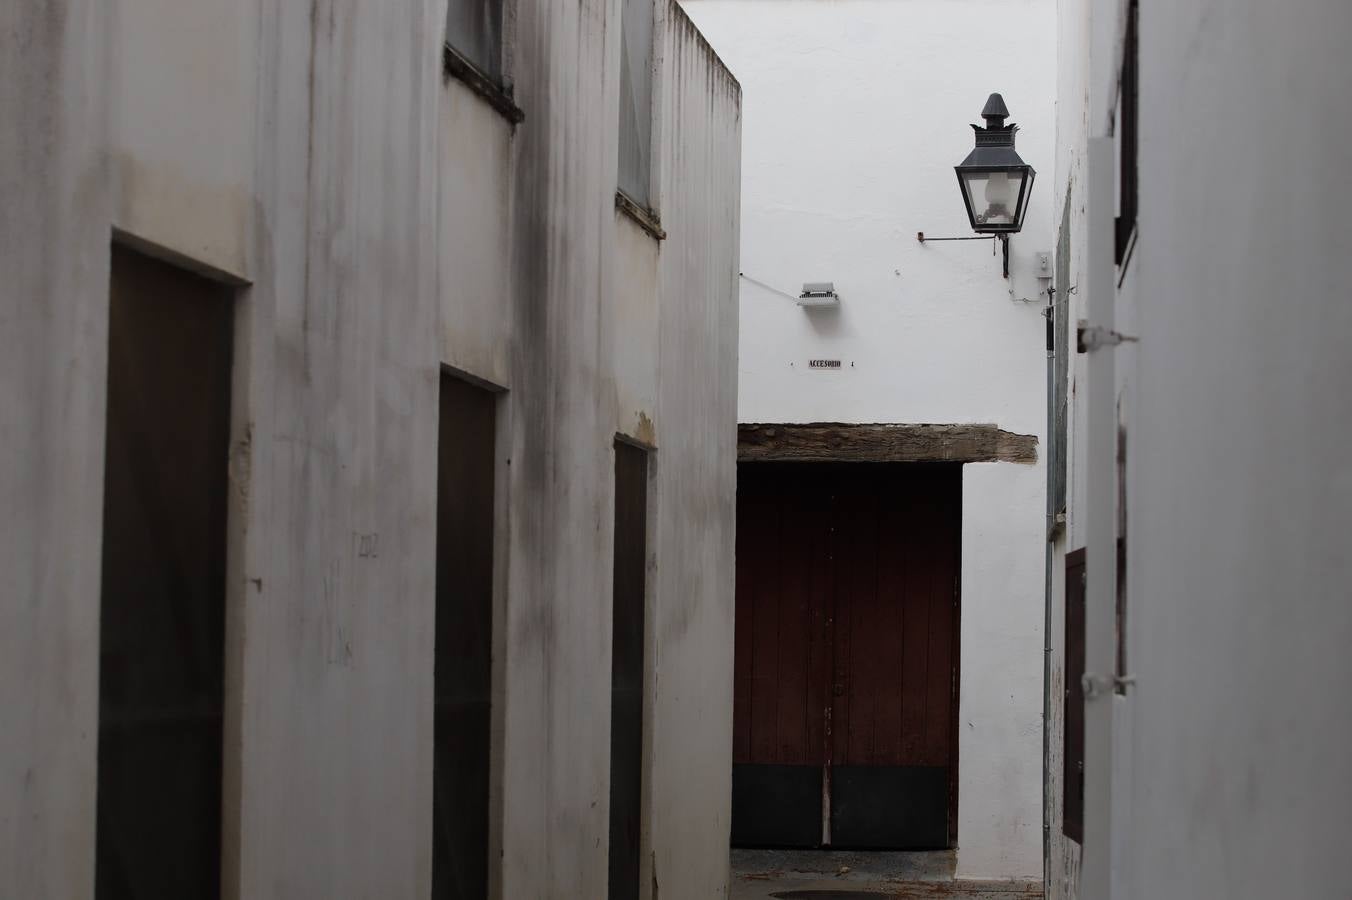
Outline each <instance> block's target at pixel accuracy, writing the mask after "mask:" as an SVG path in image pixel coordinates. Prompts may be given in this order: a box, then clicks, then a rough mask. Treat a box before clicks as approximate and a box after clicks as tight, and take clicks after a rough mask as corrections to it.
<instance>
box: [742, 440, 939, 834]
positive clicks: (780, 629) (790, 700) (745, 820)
mask: <svg viewBox="0 0 1352 900" xmlns="http://www.w3.org/2000/svg"><path fill="white" fill-rule="evenodd" d="M737 515H738V521H737V599H736V603H737V609H736V613H737V620H736V663H735V681H734V732H733V737H734V745H733V747H734V749H733V763H734V765H733V810H732V840H733V843H734V845H736V846H759V847H819V846H827V845H829V846H833V847H842V848H843V847H850V848H876V849H935V848H944V847H948V846H951V845H952V844H953V843H954V841H955V838H956V809H957V806H956V800H957V793H956V785H957V777H956V776H957V760H956V757H957V753H956V748H957V741H956V707H957V685H958V679H957V671H958V669H957V665H958V627H957V625H958V573H959V547H960V515H961V468H960V467H959V466H956V465H921V464H872V463H846V464H837V463H743V464H742V465H741V466H740V467H739V473H738V488H737Z"/></svg>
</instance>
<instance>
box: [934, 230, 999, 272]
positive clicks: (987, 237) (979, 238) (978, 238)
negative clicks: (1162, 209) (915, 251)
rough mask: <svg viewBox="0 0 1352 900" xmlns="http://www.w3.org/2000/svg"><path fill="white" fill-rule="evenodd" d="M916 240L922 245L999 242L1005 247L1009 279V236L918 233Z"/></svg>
mask: <svg viewBox="0 0 1352 900" xmlns="http://www.w3.org/2000/svg"><path fill="white" fill-rule="evenodd" d="M915 239H916V240H917V241H919V242H920V243H922V244H925V243H929V242H930V241H999V242H1000V243H1001V244H1002V245H1003V248H1002V249H1003V251H1004V275H1005V277H1006V278H1008V277H1009V235H1007V234H983V235H978V236H976V237H925V232H923V231H917V232H916V233H915Z"/></svg>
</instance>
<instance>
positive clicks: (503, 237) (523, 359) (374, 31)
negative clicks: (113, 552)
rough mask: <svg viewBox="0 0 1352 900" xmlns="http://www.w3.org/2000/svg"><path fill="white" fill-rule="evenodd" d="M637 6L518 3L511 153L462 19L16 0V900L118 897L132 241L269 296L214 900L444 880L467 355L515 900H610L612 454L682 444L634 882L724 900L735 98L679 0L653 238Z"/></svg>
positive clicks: (1, 554)
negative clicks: (626, 205) (646, 210)
mask: <svg viewBox="0 0 1352 900" xmlns="http://www.w3.org/2000/svg"><path fill="white" fill-rule="evenodd" d="M40 6H41V8H39V7H40ZM105 7H108V8H107V9H105ZM619 8H620V4H619V3H618V2H617V0H587V2H583V3H579V4H556V3H551V2H543V0H540V2H533V0H521V2H519V3H516V4H512V15H511V16H510V21H511V22H512V29H511V31H512V39H511V40H512V46H511V47H510V48H509V54H508V59H509V61H510V63H509V68H510V72H509V74H510V75H511V76H512V78H513V81H514V82H515V89H516V98H517V102H518V103H519V104H520V106H521V107H522V109H523V110H524V111H525V114H526V120H525V122H523V123H522V124H521V125H519V126H518V127H517V128H516V129H515V130H513V129H512V128H511V127H510V126H509V125H508V124H507V122H506V121H505V120H504V119H503V118H502V117H501V116H499V115H498V114H496V113H494V112H493V111H492V110H490V109H489V108H488V107H487V106H486V105H485V104H484V103H483V102H482V101H481V100H480V99H479V98H478V97H476V96H474V95H473V94H471V93H470V92H469V91H468V90H467V89H466V88H465V87H464V86H463V85H461V84H460V83H459V82H455V81H451V82H447V81H445V80H444V78H443V74H442V54H441V47H442V35H443V27H444V21H445V15H446V6H445V3H444V2H437V0H398V2H393V3H386V4H381V5H380V6H379V8H376V7H375V6H372V5H370V4H364V3H359V2H354V0H322V2H318V3H315V4H305V5H303V6H302V5H298V4H292V3H286V2H281V0H251V2H248V3H242V4H229V3H225V4H222V3H220V2H214V0H213V2H209V0H193V2H189V3H163V2H160V0H119V2H117V3H115V4H111V5H108V4H102V3H92V2H84V0H58V2H53V3H49V4H44V5H39V4H33V3H19V4H8V5H6V6H5V7H4V9H3V12H0V85H2V87H0V114H3V121H4V122H5V124H6V127H5V128H3V129H0V178H2V180H0V186H3V191H4V193H3V196H2V197H0V200H3V202H0V227H2V228H3V231H2V232H0V236H2V237H3V240H0V271H3V272H4V273H6V274H5V278H4V279H3V281H4V285H3V288H0V290H2V291H3V293H0V300H2V301H3V303H0V323H2V326H3V327H0V367H3V368H0V376H3V377H0V391H2V392H3V393H0V396H2V397H3V399H4V402H3V404H0V442H2V444H3V445H2V446H0V504H2V505H3V507H4V508H5V509H6V510H7V512H9V513H10V514H9V515H8V516H7V517H6V520H5V522H6V524H5V526H4V532H3V541H0V617H2V618H0V623H3V627H0V709H2V710H3V715H4V722H5V725H4V727H3V728H0V896H4V897H16V898H18V897H22V898H24V900H43V898H61V900H67V898H80V897H88V896H90V894H91V892H92V890H93V861H94V804H95V785H96V780H95V779H96V771H95V762H96V756H95V750H96V741H97V734H98V721H97V714H98V703H97V696H98V695H97V673H98V592H99V566H100V563H99V559H100V556H99V552H100V549H99V548H100V539H101V535H100V523H101V514H102V490H101V488H102V481H101V472H102V465H101V461H102V458H103V430H104V421H103V420H104V403H105V400H104V378H105V369H106V346H107V325H106V322H107V292H108V256H109V250H108V248H109V243H110V241H111V240H113V238H114V233H115V229H116V234H117V239H118V240H124V241H129V242H132V243H135V244H136V245H137V246H138V247H140V248H142V249H145V250H148V251H150V252H153V253H155V254H158V255H160V256H163V257H165V258H167V259H169V260H171V261H173V262H175V263H179V264H182V265H186V266H190V267H192V268H194V269H197V270H200V271H202V272H205V273H207V274H208V275H209V276H211V277H216V278H219V279H222V280H225V281H227V282H228V283H230V284H233V285H236V286H238V287H239V290H240V294H239V296H240V302H239V305H238V315H237V333H236V341H235V344H236V353H237V361H236V367H235V385H234V397H233V403H234V410H233V419H234V423H233V439H234V440H233V445H232V450H231V461H230V473H231V479H232V481H231V487H232V490H231V503H232V507H231V510H230V542H231V543H230V562H229V583H228V595H229V596H228V623H229V624H228V641H227V643H228V654H227V655H228V659H229V662H228V664H227V665H228V669H227V680H228V687H227V694H226V702H227V713H226V716H227V721H226V752H225V759H226V783H225V790H224V800H223V802H224V808H225V815H224V818H225V839H224V845H225V846H224V865H223V869H224V872H225V891H224V896H226V897H228V898H232V900H233V898H236V897H241V898H255V897H258V898H263V897H288V898H291V897H294V898H316V900H319V898H324V900H328V898H336V897H382V898H383V897H391V898H396V897H408V898H421V897H426V896H428V893H429V891H430V885H431V823H432V791H431V786H432V785H431V779H432V754H431V750H432V746H431V740H432V703H431V700H432V696H431V692H432V683H433V681H432V674H433V670H432V663H433V659H432V649H433V648H432V635H433V628H432V624H433V611H434V583H433V582H434V574H435V534H434V531H435V528H434V526H435V496H436V490H435V486H436V441H437V410H438V405H437V385H438V378H439V374H440V371H441V367H442V366H443V365H449V366H452V367H454V368H456V369H458V370H460V371H462V372H464V373H467V374H469V375H472V376H475V377H477V378H479V379H482V380H484V381H486V382H489V383H492V384H496V385H498V386H499V387H501V388H504V389H505V390H506V394H505V400H504V401H503V403H502V410H503V415H502V420H503V423H502V427H501V431H500V433H501V437H502V440H501V441H500V444H499V447H500V449H501V450H502V453H501V458H500V465H499V469H500V475H499V479H500V481H499V483H500V485H502V487H503V488H504V490H503V493H502V497H503V499H502V500H501V502H500V504H499V522H498V531H499V534H498V541H497V548H498V551H499V563H500V565H499V569H500V571H499V577H498V592H499V609H500V615H501V624H503V626H504V631H505V634H506V636H505V640H504V641H503V646H502V648H501V652H500V653H499V655H498V660H497V666H498V685H497V686H498V691H499V693H498V695H497V697H496V699H497V700H498V708H499V710H500V713H499V717H498V719H497V729H498V740H499V747H498V751H497V757H496V763H495V779H494V785H495V786H494V799H493V804H494V821H493V829H494V832H493V838H492V842H491V844H492V847H493V850H494V853H493V863H492V865H493V874H492V878H493V882H494V885H495V891H496V894H497V895H498V896H501V897H506V898H519V897H532V898H534V897H541V898H544V897H556V898H560V900H565V898H566V900H573V898H579V897H599V896H604V893H605V885H606V873H607V866H606V863H607V860H606V852H607V851H606V838H607V822H608V818H607V815H608V809H607V804H608V771H609V708H610V652H609V650H610V648H609V635H610V633H611V632H610V628H611V619H610V613H611V603H610V581H611V563H612V561H611V547H612V544H611V541H612V526H611V518H612V512H611V511H612V509H613V478H614V463H613V455H612V443H613V440H614V438H615V435H616V434H617V433H623V434H626V435H629V436H631V437H633V438H635V439H637V440H641V441H643V442H645V443H647V444H649V445H651V446H653V447H655V448H656V449H655V452H654V454H653V465H652V479H651V487H652V493H651V497H652V507H653V509H654V510H655V513H654V517H653V525H652V531H651V534H652V538H651V540H650V545H649V546H650V560H649V568H650V573H651V574H650V579H649V584H650V586H649V595H650V596H649V607H650V609H649V622H650V623H651V628H650V631H651V635H650V638H649V648H648V649H649V660H650V662H651V665H652V669H653V672H652V675H651V678H650V681H651V684H650V690H649V700H648V713H647V715H648V722H647V725H648V734H649V745H648V747H647V754H648V762H649V766H650V771H653V772H654V773H655V774H653V775H652V776H650V778H649V780H648V784H647V786H646V792H647V794H648V795H649V800H648V806H647V817H648V822H649V825H648V828H647V833H646V843H645V847H644V856H645V871H644V889H645V891H649V890H652V886H653V885H658V886H660V891H661V896H663V897H673V896H674V897H683V896H686V897H717V896H720V895H722V894H724V893H725V892H726V890H727V874H728V873H727V855H726V843H727V834H728V805H729V784H728V779H729V770H730V757H731V718H732V708H731V707H732V690H731V684H732V676H731V660H732V627H731V622H732V587H733V568H732V567H733V557H732V548H733V528H734V460H735V440H736V436H735V435H736V428H735V423H736V409H735V403H736V369H735V350H736V335H737V314H736V282H735V267H736V262H735V260H736V258H737V241H738V230H737V217H738V177H739V163H740V160H739V154H738V143H739V139H740V134H739V127H740V109H739V105H740V89H739V87H738V85H737V83H736V81H735V80H734V79H733V78H732V77H731V76H730V75H729V74H728V73H727V71H726V69H725V68H724V67H723V66H722V64H721V63H720V62H719V61H718V59H717V58H716V57H715V56H714V55H713V54H712V52H710V51H709V49H708V47H707V45H705V44H704V43H703V42H702V39H701V38H700V37H699V36H698V34H697V33H696V32H695V30H694V29H693V27H692V26H691V25H690V24H689V22H688V21H687V20H686V19H685V18H684V16H683V15H682V14H681V13H680V11H679V9H677V8H676V7H675V5H674V4H673V3H669V2H666V0H661V2H658V3H656V4H655V11H656V15H657V17H658V20H659V24H660V28H659V32H658V33H659V45H658V46H659V53H658V56H659V60H658V64H657V82H656V83H657V85H658V90H659V94H660V98H661V99H660V101H659V104H658V107H657V118H658V123H659V130H660V132H661V133H662V134H664V135H666V138H665V139H664V140H663V142H662V145H661V146H660V147H659V148H658V150H657V155H656V159H657V163H656V164H657V165H658V166H659V167H660V172H661V175H660V178H659V181H660V185H659V188H658V195H657V196H658V198H659V199H658V202H657V205H658V211H659V212H660V213H661V214H662V215H663V218H664V221H665V222H666V227H667V230H668V234H669V237H668V240H667V241H666V242H664V243H663V244H661V245H659V244H658V243H657V242H656V241H654V240H653V239H652V238H650V237H648V236H647V235H646V234H644V233H642V232H641V231H639V229H638V228H637V226H636V225H634V223H633V222H631V221H630V220H629V219H627V218H624V217H622V216H621V215H619V214H618V213H616V211H615V203H614V195H615V194H614V192H615V182H616V145H617V140H618V138H617V125H618V94H617V86H616V83H617V78H618V71H619V66H618V53H619V46H618V43H617V42H616V41H617V35H618V29H617V28H614V27H610V25H611V24H613V23H614V22H616V21H617V19H618V15H619ZM354 532H359V533H362V534H373V533H378V534H379V535H380V541H379V546H380V555H379V557H378V558H361V559H357V558H354V557H353V555H352V553H351V551H350V548H351V544H352V542H351V535H352V533H354ZM335 640H340V641H342V642H343V645H344V652H343V653H338V654H334V653H331V652H329V651H330V650H331V648H332V646H333V642H334V641H335ZM653 893H654V894H656V893H657V892H656V891H653ZM653 900H656V897H654V898H653Z"/></svg>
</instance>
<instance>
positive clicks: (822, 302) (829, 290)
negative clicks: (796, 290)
mask: <svg viewBox="0 0 1352 900" xmlns="http://www.w3.org/2000/svg"><path fill="white" fill-rule="evenodd" d="M798 305H799V306H805V307H809V308H820V307H823V306H839V305H840V295H839V294H837V293H836V286H835V284H833V283H832V282H830V281H809V282H808V283H807V284H805V285H803V293H801V294H799V295H798Z"/></svg>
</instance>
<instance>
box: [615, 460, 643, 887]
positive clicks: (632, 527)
mask: <svg viewBox="0 0 1352 900" xmlns="http://www.w3.org/2000/svg"><path fill="white" fill-rule="evenodd" d="M647 531H648V454H647V452H646V451H644V450H643V449H642V448H640V447H636V446H634V445H633V444H630V443H627V442H625V441H616V442H615V561H614V567H615V570H614V575H615V578H614V589H613V590H614V594H613V596H614V619H613V626H612V632H611V637H612V640H611V654H612V656H611V670H610V671H611V680H610V685H611V687H610V882H609V883H610V893H609V900H638V898H639V891H640V881H641V856H640V846H639V845H640V841H641V837H642V835H641V832H642V822H641V817H642V807H643V673H644V662H643V630H644V620H645V614H644V613H645V610H644V606H645V604H646V602H647V578H646V573H647V555H648V542H647Z"/></svg>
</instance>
